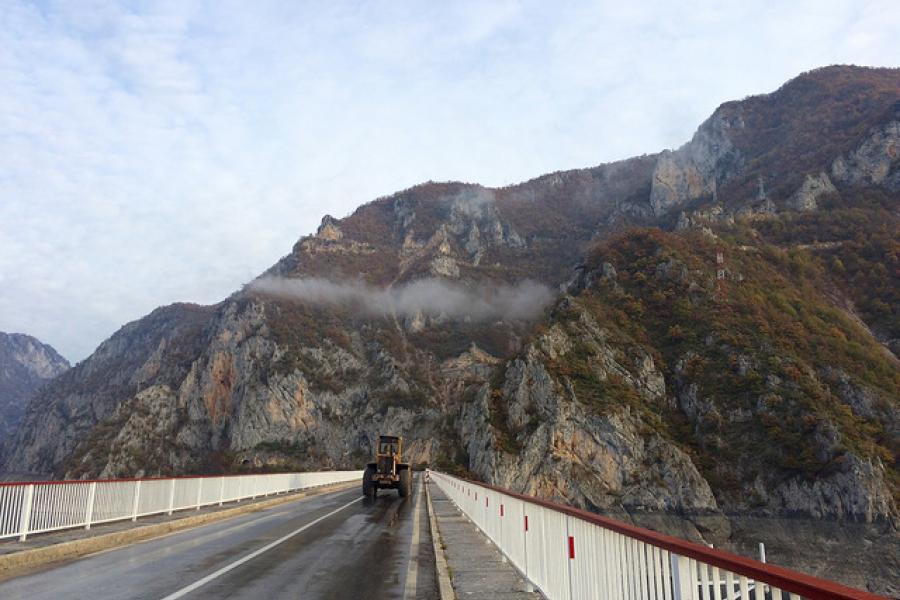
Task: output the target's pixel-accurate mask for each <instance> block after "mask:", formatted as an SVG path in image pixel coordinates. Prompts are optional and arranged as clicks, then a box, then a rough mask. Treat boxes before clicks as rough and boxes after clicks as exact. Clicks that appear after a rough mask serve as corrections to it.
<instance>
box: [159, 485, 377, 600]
mask: <svg viewBox="0 0 900 600" xmlns="http://www.w3.org/2000/svg"><path fill="white" fill-rule="evenodd" d="M360 500H362V498H357V499H356V500H351V501H350V502H348V503H347V504H345V505H343V506H341V507H340V508H336V509H334V510H333V511H331V512H330V513H328V514H327V515H322V516H321V517H319V518H318V519H316V520H315V521H311V522H309V523H307V524H306V525H304V526H303V527H300V528H299V529H295V530H294V531H292V532H290V533H289V534H287V535H285V536H282V537H280V538H278V539H277V540H275V541H274V542H272V543H270V544H266V545H265V546H263V547H262V548H260V549H259V550H256V551H255V552H251V553H250V554H248V555H247V556H245V557H244V558H241V559H238V560H236V561H234V562H233V563H231V564H230V565H226V566H224V567H222V568H221V569H219V570H218V571H215V572H214V573H210V574H209V575H207V576H206V577H204V578H203V579H200V580H197V581H195V582H194V583H192V584H191V585H189V586H187V587H183V588H181V589H180V590H178V591H177V592H174V593H172V594H169V595H168V596H166V597H165V598H163V599H162V600H175V599H176V598H182V597H184V596H186V595H187V594H190V593H191V592H193V591H194V590H196V589H197V588H199V587H200V586H203V585H206V584H207V583H209V582H210V581H212V580H213V579H216V578H218V577H221V576H222V575H224V574H225V573H227V572H229V571H231V570H232V569H235V568H237V567H239V566H241V565H242V564H244V563H245V562H247V561H248V560H253V559H254V558H256V557H257V556H259V555H260V554H262V553H263V552H267V551H269V550H271V549H272V548H274V547H275V546H277V545H279V544H282V543H284V542H286V541H288V540H289V539H291V538H292V537H294V536H295V535H297V534H298V533H301V532H303V531H306V530H307V529H309V528H310V527H312V526H313V525H315V524H316V523H319V522H321V521H324V520H325V519H327V518H328V517H330V516H332V515H336V514H337V513H339V512H341V511H342V510H344V509H345V508H347V507H349V506H352V505H354V504H356V503H357V502H359V501H360Z"/></svg>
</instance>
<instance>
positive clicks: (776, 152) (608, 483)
mask: <svg viewBox="0 0 900 600" xmlns="http://www.w3.org/2000/svg"><path fill="white" fill-rule="evenodd" d="M838 113H840V114H841V115H843V116H841V117H840V118H838V117H837V116H836V115H837V114H838ZM898 148H900V70H898V69H861V68H853V67H828V68H825V69H821V70H816V71H813V72H810V73H806V74H803V75H801V76H799V77H798V78H795V79H794V80H792V81H791V82H788V83H786V84H785V85H784V86H782V87H781V88H779V90H777V91H776V92H773V93H772V94H768V95H765V96H753V97H750V98H748V99H745V100H742V101H736V102H730V103H725V104H723V105H722V106H720V107H719V108H718V109H717V110H716V111H715V112H714V113H713V115H711V116H710V118H709V119H707V120H706V121H704V123H702V124H701V125H700V126H699V128H698V130H697V132H696V133H695V134H694V136H693V137H692V139H691V140H690V141H689V142H687V143H686V144H685V145H683V146H681V147H680V148H678V149H676V150H666V151H663V152H661V153H658V154H652V155H644V156H641V157H635V158H632V159H626V160H623V161H617V162H614V163H608V164H604V165H599V166H597V167H592V168H588V169H576V170H572V171H562V172H558V173H551V174H547V175H543V176H540V177H538V178H535V179H532V180H529V181H527V182H522V183H520V184H515V185H513V186H507V187H503V188H487V187H484V186H479V185H475V184H465V183H458V182H447V183H433V182H430V183H426V184H422V185H419V186H414V187H412V188H409V189H408V190H404V191H401V192H397V193H396V194H392V195H390V196H387V197H384V198H379V199H377V200H374V201H372V202H369V203H367V204H364V205H362V206H360V207H359V208H358V209H357V210H356V211H354V212H353V213H352V214H351V215H348V216H347V217H345V218H343V219H334V218H332V217H330V216H326V217H324V218H323V220H322V223H321V225H320V227H319V229H318V231H317V232H316V234H314V235H310V236H304V237H302V238H301V239H300V240H298V241H297V243H296V244H295V245H294V246H293V248H292V250H291V252H290V253H289V254H287V255H286V256H285V257H283V258H282V259H281V260H279V261H278V262H277V263H276V264H275V265H273V266H272V267H271V268H270V269H268V270H267V271H266V272H265V273H264V274H263V275H264V276H266V277H270V278H281V279H284V280H286V281H291V280H292V279H303V278H307V279H308V278H323V277H324V278H326V279H329V280H331V281H336V282H360V283H364V284H367V285H369V286H372V287H375V288H388V287H389V288H391V289H402V288H403V287H404V286H409V285H411V284H414V283H418V282H428V281H442V282H447V284H448V285H452V286H455V287H456V288H459V289H461V290H473V289H477V288H478V287H479V286H485V285H501V284H514V283H517V282H520V281H522V280H523V279H531V280H534V281H536V282H539V283H540V284H541V285H543V286H546V287H547V288H548V289H553V290H558V294H557V297H556V299H555V300H554V302H552V303H551V304H550V305H549V306H548V307H547V308H545V309H544V310H543V312H541V313H540V315H539V317H538V318H536V319H533V320H521V319H510V318H506V319H487V320H477V319H469V320H467V319H464V318H455V317H453V316H448V315H443V314H438V313H435V312H433V311H429V310H428V307H427V306H424V307H422V309H421V310H419V311H410V312H408V313H399V312H393V313H390V312H389V313H379V314H366V313H361V312H359V311H358V310H354V308H353V306H352V305H351V304H348V303H347V302H345V301H344V300H341V299H340V298H324V299H323V298H322V297H317V299H315V300H312V299H310V297H308V296H304V297H295V298H290V297H279V296H273V295H271V294H269V293H265V291H261V290H260V289H259V288H255V287H254V286H253V285H250V286H247V287H245V288H244V289H242V290H240V291H237V292H235V293H234V294H233V295H232V296H231V297H229V298H228V299H226V300H224V301H223V302H221V303H219V304H217V305H214V306H210V307H198V306H190V305H171V306H169V307H163V308H160V309H157V310H156V311H154V312H153V313H151V315H148V317H145V318H144V319H141V320H139V321H136V322H133V323H131V324H128V325H126V326H125V327H123V328H122V329H121V330H120V331H119V332H117V333H116V334H114V335H113V336H112V337H111V338H110V339H109V340H107V341H106V342H104V344H101V346H100V348H98V350H97V352H95V353H94V355H92V356H91V357H90V358H88V359H87V360H86V361H83V362H82V363H80V364H79V365H78V366H76V367H75V368H74V369H72V370H71V371H70V372H69V373H67V374H66V375H65V376H64V377H62V378H60V379H59V380H57V381H56V382H54V384H53V385H52V386H50V387H49V388H46V389H45V390H43V391H42V392H41V393H40V394H39V395H38V396H37V397H35V399H34V400H33V401H32V402H31V404H30V405H29V407H28V411H27V414H26V417H25V423H24V424H23V426H22V429H21V430H20V432H19V435H18V437H17V439H16V444H15V447H14V448H12V449H11V451H9V452H8V453H7V454H6V456H5V464H6V468H7V469H10V468H11V466H15V467H17V470H35V471H51V472H55V473H56V474H57V475H67V476H71V477H93V476H103V477H106V476H119V475H135V474H170V473H182V472H197V471H200V472H221V471H240V470H242V469H290V468H306V467H312V466H316V467H317V468H322V467H330V466H333V467H351V466H354V465H356V464H359V463H360V462H361V461H362V460H363V459H364V458H365V457H366V456H368V455H369V454H370V453H371V449H372V444H373V441H374V439H375V436H376V435H377V434H378V433H379V432H383V431H387V430H390V431H392V432H395V433H400V434H403V435H406V436H407V437H408V438H409V454H410V457H411V459H412V460H413V462H417V463H420V462H428V463H431V464H433V465H439V466H441V467H442V468H445V469H452V470H462V471H465V472H467V473H469V474H471V475H473V476H476V477H480V478H483V479H486V480H489V481H492V482H494V483H498V484H501V485H505V486H507V487H511V488H513V489H516V490H520V491H528V492H529V493H534V494H538V495H541V496H545V497H552V498H557V499H561V500H564V501H567V502H570V503H572V504H575V505H578V506H583V507H586V508H590V509H592V510H596V511H600V512H608V513H610V514H614V515H617V516H619V517H620V518H625V519H628V520H632V521H634V522H639V523H643V524H647V525H651V526H653V527H655V528H657V529H661V530H664V531H668V532H676V533H678V534H679V535H684V536H686V537H690V538H693V539H698V540H702V541H706V542H712V543H716V545H717V546H719V545H724V546H726V547H729V546H730V547H734V548H738V547H742V544H747V543H749V541H748V540H749V538H748V536H750V535H758V536H759V537H760V538H761V539H767V540H775V539H778V540H779V542H778V543H779V544H780V545H781V546H780V547H782V548H788V549H790V550H791V552H792V553H793V554H792V555H789V556H787V557H785V560H784V561H781V562H782V563H783V564H786V565H790V564H794V565H799V566H801V567H805V568H808V569H825V568H827V569H832V570H833V571H834V572H835V573H837V574H838V575H837V576H840V577H841V578H843V579H844V580H845V581H848V582H851V583H852V584H854V585H865V586H868V587H870V588H871V589H878V590H889V591H890V590H892V589H893V588H891V585H893V584H892V582H891V581H890V573H891V569H892V568H893V567H894V566H896V559H893V562H892V559H891V558H890V556H891V549H897V548H898V542H897V524H898V511H897V495H898V488H900V486H898V476H897V473H898V465H897V453H898V448H900V445H898V442H897V440H898V433H900V429H898V421H900V420H898V416H897V414H898V407H897V398H898V397H900V391H898V390H900V366H898V362H897V354H896V353H897V340H898V339H900V326H898V315H897V311H898V306H900V296H898V294H900V291H898V285H897V283H896V280H897V278H891V277H890V273H896V272H900V271H898V269H900V264H898V260H900V248H898V240H897V239H896V231H897V230H900V211H898V205H900V158H898ZM719 252H721V253H722V254H723V260H724V263H723V264H722V265H721V266H719V265H717V263H716V255H717V254H718V253H719ZM720 274H721V276H720ZM835 299H839V300H840V302H839V303H836V301H835ZM853 315H855V316H856V317H857V319H858V321H855V320H854V318H853ZM873 334H874V335H873ZM729 431H739V432H741V433H740V435H739V436H734V437H735V439H730V437H729ZM753 448H765V449H766V451H765V452H758V453H756V452H754V451H753ZM757 454H758V456H757ZM751 519H757V520H760V519H761V520H762V521H753V523H754V526H753V527H749V526H748V525H747V524H748V523H750V522H751V521H750V520H751ZM785 519H786V520H787V521H784V520H785ZM776 521H777V522H778V526H777V527H776V526H775V525H772V526H771V527H768V526H765V525H764V524H765V523H769V524H774V523H776ZM826 521H827V522H835V523H840V524H841V526H840V527H841V528H844V529H841V528H837V529H833V530H830V529H828V528H827V527H826V526H824V525H821V526H818V525H816V523H821V522H826ZM801 522H802V523H806V525H802V527H801V525H800V523H801ZM784 523H794V526H795V527H798V528H800V529H798V530H797V531H801V529H802V533H798V538H797V540H793V541H790V540H789V541H785V540H783V539H780V538H778V536H779V535H780V534H779V531H781V532H783V530H784V527H785V525H784ZM804 528H805V529H804ZM854 528H855V529H854ZM851 529H852V535H849V534H847V532H848V531H850V530H851ZM842 531H843V533H842ZM848 535H849V537H848ZM841 536H844V537H841ZM826 539H828V540H832V541H834V540H835V539H841V541H842V543H845V544H846V545H847V547H848V548H856V547H857V546H859V554H860V557H859V558H858V559H857V560H855V561H846V563H847V564H843V565H842V564H839V563H835V561H834V560H829V559H827V558H822V557H821V556H817V557H816V558H815V560H813V559H812V557H811V555H810V554H808V552H811V550H804V549H803V546H804V544H806V545H816V544H819V543H820V542H823V540H826ZM862 540H869V541H872V540H877V545H878V547H879V548H880V549H883V550H884V551H883V552H882V553H881V554H878V555H872V556H870V557H869V558H866V557H865V556H863V554H864V553H863V546H862V545H860V544H862ZM801 542H803V543H801ZM804 552H807V554H804Z"/></svg>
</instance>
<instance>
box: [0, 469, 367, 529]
mask: <svg viewBox="0 0 900 600" xmlns="http://www.w3.org/2000/svg"><path fill="white" fill-rule="evenodd" d="M361 478H362V471H320V472H314V473H273V474H265V475H225V476H211V477H174V478H149V479H106V480H103V479H101V480H96V481H40V482H38V481H35V482H15V483H2V484H0V539H5V538H16V537H17V538H19V539H20V540H22V541H24V540H25V539H26V538H27V536H29V535H31V534H35V533H44V532H47V531H56V530H58V529H68V528H72V527H84V528H85V529H90V528H91V525H95V524H97V523H107V522H109V521H122V520H126V519H131V520H132V521H134V520H137V518H138V517H143V516H146V515H154V514H161V513H168V514H172V512H174V511H177V510H186V509H199V508H200V507H201V506H209V505H212V504H218V505H220V506H221V505H222V503H224V502H234V501H240V500H244V499H247V498H257V497H260V496H268V495H270V494H281V493H284V492H292V491H295V490H301V489H305V488H311V487H316V486H320V485H328V484H332V483H342V482H345V481H354V480H358V479H361Z"/></svg>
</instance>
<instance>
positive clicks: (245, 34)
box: [0, 1, 900, 359]
mask: <svg viewBox="0 0 900 600" xmlns="http://www.w3.org/2000/svg"><path fill="white" fill-rule="evenodd" d="M250 6H252V8H248V7H250ZM898 12H900V11H897V10H895V7H894V5H893V3H892V2H888V1H874V2H865V3H859V2H850V1H846V2H828V3H822V2H804V3H793V4H792V5H791V6H790V7H785V6H783V3H770V2H756V3H742V4H740V5H737V4H734V3H728V4H727V5H726V4H723V3H716V2H706V1H699V2H687V3H677V4H672V3H667V2H651V3H631V4H622V3H621V2H616V3H612V2H600V3H594V2H590V3H587V2H584V3H565V4H563V5H555V4H553V3H543V2H514V1H508V2H491V3H484V2H458V3H429V2H407V3H389V4H385V3H371V4H367V3H358V2H347V3H340V2H337V3H324V4H320V5H319V6H314V5H312V4H308V3H282V2H262V3H252V5H251V4H247V3H243V2H211V1H210V2H186V1H185V2H180V1H179V2H170V3H153V4H150V5H147V7H142V8H135V7H134V5H132V4H131V3H115V2H102V1H98V2H93V3H90V4H88V3H86V2H78V3H69V2H59V3H53V2H51V3H48V4H41V5H36V4H33V3H26V2H22V3H16V2H7V3H4V9H3V11H2V13H0V156H2V160H0V330H13V331H24V332H28V333H31V334H34V335H37V336H38V337H40V338H42V339H44V340H45V341H48V342H50V343H52V344H53V345H55V346H56V347H57V348H58V349H59V350H60V351H61V352H63V353H64V354H65V355H66V356H67V357H69V358H72V359H81V358H83V357H85V356H86V355H87V354H88V353H89V352H90V351H91V350H92V349H93V348H94V347H95V346H96V344H97V343H99V341H101V340H102V339H103V338H104V337H106V336H108V335H109V334H111V333H112V332H113V331H114V330H115V329H117V328H118V327H119V326H120V325H121V324H123V323H124V322H126V321H128V320H131V319H135V318H138V317H140V316H142V315H143V314H145V313H147V312H148V311H149V310H152V309H153V308H154V307H155V306H157V305H160V304H165V303H169V302H173V301H177V300H186V301H196V302H204V303H209V302H215V301H217V300H219V299H221V298H223V297H224V296H226V295H227V294H228V293H230V292H231V291H233V290H234V289H236V288H238V287H239V286H240V284H241V283H244V282H246V281H249V280H250V279H252V278H253V276H255V275H256V274H258V273H259V272H261V271H262V270H264V269H265V268H266V267H267V266H269V265H270V264H271V263H273V262H274V261H275V260H277V258H278V257H279V256H281V255H282V254H284V253H285V252H287V251H288V250H289V248H290V247H291V245H292V243H293V242H294V241H295V240H296V239H297V238H298V237H299V236H300V235H302V234H305V233H308V232H309V231H311V230H312V229H313V228H314V227H315V225H316V224H317V223H318V220H319V219H320V217H321V216H322V214H324V213H326V212H328V213H332V214H335V215H338V216H341V215H345V214H347V213H349V212H350V211H351V210H352V209H353V208H354V207H356V206H357V205H359V204H361V203H363V202H366V201H368V200H370V199H372V198H374V197H377V196H379V195H383V194H387V193H390V192H392V191H394V190H397V189H402V188H405V187H408V186H410V185H413V184H415V183H417V182H420V181H423V180H426V179H437V180H447V179H460V180H464V181H479V182H482V183H485V184H489V185H504V184H508V183H512V182H515V181H519V180H523V179H528V178H530V177H533V176H536V175H538V174H540V173H544V172H547V171H552V170H556V169H564V168H573V167H580V166H588V165H593V164H597V163H600V162H603V161H609V160H615V159H618V158H624V157H627V156H630V155H634V154H640V153H644V152H654V151H657V150H659V149H661V148H663V147H671V146H677V145H679V144H681V143H682V142H684V141H686V140H687V139H688V138H689V136H690V135H691V133H692V132H693V130H694V129H695V128H696V127H697V125H698V124H699V123H700V121H702V120H703V118H705V117H706V116H707V115H708V114H709V113H710V112H711V111H712V110H713V109H714V108H715V106H716V105H717V104H719V103H720V102H722V101H725V100H729V99H733V98H740V97H743V96H745V95H748V94H751V93H759V92H764V91H770V90H772V89H774V88H776V87H778V86H779V85H780V84H781V83H782V82H784V81H785V80H786V79H788V78H790V77H792V76H794V75H796V74H797V73H799V72H800V71H803V70H806V69H810V68H814V67H816V66H821V65H824V64H829V63H835V62H841V63H857V64H873V65H898V64H900V46H898V45H897V44H896V39H897V38H898V34H900V15H898Z"/></svg>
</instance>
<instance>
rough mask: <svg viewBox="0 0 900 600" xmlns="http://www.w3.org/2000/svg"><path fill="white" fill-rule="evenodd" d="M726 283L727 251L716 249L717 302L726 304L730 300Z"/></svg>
mask: <svg viewBox="0 0 900 600" xmlns="http://www.w3.org/2000/svg"><path fill="white" fill-rule="evenodd" d="M726 283H727V279H726V269H725V250H724V249H723V248H716V292H715V299H716V302H726V301H727V300H728V297H727V296H728V289H727V287H726Z"/></svg>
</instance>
